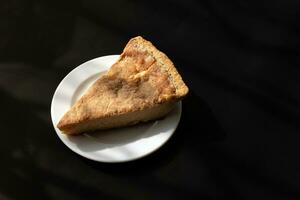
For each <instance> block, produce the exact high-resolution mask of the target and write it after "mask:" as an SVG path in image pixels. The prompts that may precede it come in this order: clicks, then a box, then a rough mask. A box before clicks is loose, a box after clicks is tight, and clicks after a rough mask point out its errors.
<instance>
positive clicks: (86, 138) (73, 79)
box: [51, 55, 181, 162]
mask: <svg viewBox="0 0 300 200" xmlns="http://www.w3.org/2000/svg"><path fill="white" fill-rule="evenodd" d="M118 57H119V56H118V55H110V56H103V57H99V58H96V59H93V60H90V61H88V62H85V63H83V64H82V65H80V66H78V67H77V68H75V69H74V70H72V71H71V72H70V73H69V74H68V75H67V76H66V77H65V78H64V79H63V80H62V81H61V83H60V84H59V85H58V87H57V89H56V91H55V93H54V96H53V99H52V103H51V117H52V122H53V125H54V129H55V131H56V133H57V135H58V137H59V138H60V139H61V140H62V142H63V143H64V144H65V145H66V146H67V147H69V148H70V149H71V150H72V151H74V152H75V153H77V154H79V155H81V156H83V157H86V158H88V159H91V160H95V161H100V162H125V161H130V160H135V159H138V158H141V157H144V156H146V155H148V154H150V153H152V152H153V151H155V150H156V149H158V148H159V147H161V146H162V145H163V144H164V143H165V142H166V141H167V140H168V139H169V138H170V137H171V136H172V134H173V133H174V131H175V129H176V127H177V125H178V123H179V120H180V116H181V102H178V103H177V105H176V106H175V108H174V109H173V111H171V112H170V113H169V114H168V115H167V116H166V117H165V118H163V119H161V120H156V121H152V122H148V123H141V124H137V125H134V126H131V127H126V128H118V129H112V130H107V131H98V132H96V133H93V134H87V133H86V134H83V135H80V136H67V135H64V134H62V133H61V131H60V130H59V129H57V128H56V125H57V123H58V122H59V120H60V119H61V117H62V116H63V115H64V113H65V112H66V111H67V110H68V109H69V108H70V107H71V105H73V104H74V102H75V101H76V100H77V99H78V98H80V97H81V96H82V94H83V93H84V91H85V90H86V89H87V88H88V87H89V86H90V85H91V84H92V83H93V82H94V81H95V80H96V79H97V78H98V77H99V76H100V75H101V73H104V72H105V71H106V70H108V69H109V68H110V66H111V65H112V64H113V63H114V62H116V60H117V59H118Z"/></svg>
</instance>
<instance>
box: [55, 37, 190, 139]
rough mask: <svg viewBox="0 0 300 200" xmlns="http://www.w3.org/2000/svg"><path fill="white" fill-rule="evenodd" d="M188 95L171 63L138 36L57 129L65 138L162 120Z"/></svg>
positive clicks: (75, 105)
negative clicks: (68, 135)
mask: <svg viewBox="0 0 300 200" xmlns="http://www.w3.org/2000/svg"><path fill="white" fill-rule="evenodd" d="M187 93H188V87H187V86H186V85H185V83H184V82H183V80H182V78H181V76H180V75H179V73H178V72H177V70H176V68H175V67H174V65H173V63H172V61H171V60H170V59H169V58H168V57H167V56H166V55H165V54H164V53H162V52H160V51H159V50H157V49H156V48H155V47H154V46H153V45H152V43H151V42H149V41H147V40H145V39H143V38H142V37H140V36H138V37H135V38H132V39H131V40H130V41H129V42H128V44H127V45H126V47H125V49H124V50H123V53H122V54H121V55H120V57H119V59H118V61H117V62H116V63H114V64H113V65H112V66H111V68H110V69H109V70H108V71H107V72H106V73H105V74H104V75H101V76H100V77H99V78H98V80H97V81H96V82H95V83H94V84H93V85H92V86H91V87H90V88H89V89H88V90H87V91H86V93H85V94H84V95H83V96H82V97H81V98H80V99H79V100H78V101H77V102H76V103H75V104H74V105H73V106H72V107H71V108H70V110H69V111H67V112H66V113H65V115H64V116H63V117H62V118H61V120H60V121H59V123H58V125H57V127H58V128H59V129H60V130H61V131H62V132H63V133H65V134H71V135H74V134H81V133H84V132H89V131H95V130H99V129H100V130H101V129H109V128H115V127H122V126H128V125H133V124H136V123H139V122H145V121H149V120H154V119H158V118H161V117H163V116H165V115H166V114H168V112H170V111H171V110H172V108H173V107H174V105H175V103H176V102H177V101H179V100H180V99H182V98H183V97H184V96H185V95H186V94H187Z"/></svg>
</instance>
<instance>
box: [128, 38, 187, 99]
mask: <svg viewBox="0 0 300 200" xmlns="http://www.w3.org/2000/svg"><path fill="white" fill-rule="evenodd" d="M134 45H138V46H141V47H143V49H145V50H146V51H148V52H149V53H151V54H152V55H153V57H154V58H155V59H157V60H158V62H159V63H160V64H161V65H162V67H163V68H164V69H165V70H166V71H167V72H168V74H170V77H171V78H172V82H173V84H174V86H175V87H176V93H177V95H178V97H182V96H185V95H186V94H187V93H188V91H189V89H188V87H187V86H186V85H185V83H184V82H183V80H182V78H181V76H180V74H179V73H178V71H177V70H176V68H175V66H174V64H173V62H172V61H171V60H170V59H169V58H168V56H167V55H166V54H164V53H163V52H161V51H159V50H158V49H157V48H156V47H155V46H154V45H153V44H152V43H151V42H150V41H147V40H145V39H144V38H142V37H141V36H137V37H134V38H132V39H131V40H130V41H129V42H128V44H127V45H126V47H125V49H124V51H123V52H126V51H127V50H128V49H130V48H132V46H134Z"/></svg>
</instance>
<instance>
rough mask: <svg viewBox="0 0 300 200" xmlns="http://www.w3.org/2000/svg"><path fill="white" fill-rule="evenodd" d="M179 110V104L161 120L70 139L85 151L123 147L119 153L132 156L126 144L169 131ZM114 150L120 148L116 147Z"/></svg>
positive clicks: (131, 151)
mask: <svg viewBox="0 0 300 200" xmlns="http://www.w3.org/2000/svg"><path fill="white" fill-rule="evenodd" d="M179 112H180V106H179V105H177V106H176V107H175V108H174V110H173V111H171V113H169V114H168V116H166V117H165V118H163V119H161V120H156V121H151V122H147V123H141V124H137V125H134V126H130V127H123V128H115V129H111V130H105V131H97V132H93V133H90V134H89V133H86V134H83V135H81V136H75V137H74V136H70V137H68V139H69V141H71V142H72V143H73V144H74V145H76V147H77V148H79V149H80V150H81V151H83V152H97V151H101V150H105V149H110V148H116V147H122V148H120V150H119V151H120V152H118V153H119V154H127V155H124V156H126V157H127V156H129V157H130V154H133V153H134V152H133V150H131V149H130V147H126V146H125V145H127V144H131V143H134V142H137V141H140V140H141V139H146V138H150V137H152V136H155V135H159V134H160V133H167V132H168V131H170V130H172V129H173V128H174V120H175V121H176V120H177V116H178V114H179ZM114 151H118V150H117V149H116V150H114ZM101 156H102V155H101ZM103 156H105V155H103Z"/></svg>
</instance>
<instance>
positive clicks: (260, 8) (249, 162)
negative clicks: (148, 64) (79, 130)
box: [0, 0, 300, 199]
mask: <svg viewBox="0 0 300 200" xmlns="http://www.w3.org/2000/svg"><path fill="white" fill-rule="evenodd" d="M299 19H300V3H299V1H290V0H289V1H271V0H268V1H267V0H264V1H250V0H248V1H246V0H232V1H226V2H223V1H216V0H202V1H196V0H186V1H171V0H168V1H163V0H162V1H157V0H156V1H143V2H142V1H137V0H135V1H131V0H127V1H125V0H124V1H121V0H111V1H100V0H99V1H98V0H85V1H79V0H72V1H71V0H70V1H66V0H64V1H59V0H10V1H8V0H6V1H5V0H4V1H1V2H0V105H1V115H0V124H1V126H0V128H1V129H0V130H1V139H0V199H300V179H299V178H300V163H299V161H298V160H299V140H300V135H299V129H300V125H299V120H300V104H299V103H300V101H299V100H300V94H299V89H300V88H299V86H300V80H299V77H300V69H299V63H300V56H299V53H300V52H299V50H300V29H299V28H300V24H299ZM137 35H142V36H144V37H145V38H146V39H148V40H150V41H152V42H153V43H154V44H155V45H156V46H157V47H158V48H159V49H161V50H162V51H164V52H165V53H166V54H167V55H168V56H169V57H170V58H171V59H172V60H173V61H174V63H175V65H176V66H177V68H178V70H179V71H180V73H181V74H182V76H183V79H184V80H185V81H186V83H187V85H188V86H189V87H190V93H189V96H188V97H187V98H186V99H184V101H183V115H182V119H181V123H180V125H179V127H178V130H177V131H176V133H175V134H174V136H173V137H172V138H171V140H170V141H169V142H168V143H167V144H166V145H164V146H163V147H162V148H161V149H159V150H158V151H156V152H155V153H153V154H152V155H150V156H148V157H145V158H143V159H141V160H137V161H134V162H129V163H125V164H103V163H97V162H93V161H89V160H87V159H85V158H82V157H80V156H78V155H76V154H74V153H73V152H71V151H70V150H69V149H68V148H67V147H66V146H64V145H63V143H62V142H61V141H60V140H59V139H58V137H57V136H56V133H55V132H54V129H53V127H52V123H51V117H50V103H51V99H52V96H53V93H54V91H55V89H56V87H57V85H58V84H59V82H60V81H61V80H62V78H63V77H64V76H65V75H66V74H67V73H68V72H69V71H70V70H72V69H73V68H75V67H76V66H78V65H79V64H81V63H83V62H85V61H87V60H90V59H92V58H95V57H99V56H103V55H110V54H119V53H120V52H121V51H122V49H123V47H124V45H125V44H126V42H127V41H128V40H129V39H130V38H131V37H134V36H137Z"/></svg>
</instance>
